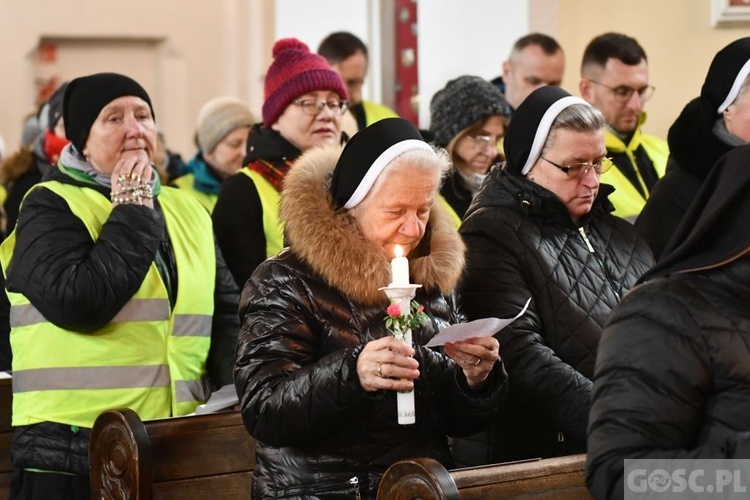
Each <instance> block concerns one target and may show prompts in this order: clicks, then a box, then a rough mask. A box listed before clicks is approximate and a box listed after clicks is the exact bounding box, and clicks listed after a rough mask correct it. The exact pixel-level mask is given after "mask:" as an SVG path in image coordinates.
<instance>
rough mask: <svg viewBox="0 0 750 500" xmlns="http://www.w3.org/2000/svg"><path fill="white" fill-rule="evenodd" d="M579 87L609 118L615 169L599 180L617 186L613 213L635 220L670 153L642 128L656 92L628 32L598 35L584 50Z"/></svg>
mask: <svg viewBox="0 0 750 500" xmlns="http://www.w3.org/2000/svg"><path fill="white" fill-rule="evenodd" d="M579 88H580V91H581V96H583V98H584V99H586V100H587V101H588V102H590V103H591V104H592V105H593V106H594V107H595V108H597V109H599V111H601V112H602V114H603V115H604V119H605V120H606V121H607V130H606V133H605V143H606V146H607V155H608V156H609V157H610V158H612V162H613V163H614V168H612V169H610V171H609V172H607V174H605V175H604V176H603V177H602V182H604V183H605V184H610V185H611V186H613V187H614V188H615V192H614V193H613V194H612V196H610V200H611V201H612V204H613V205H614V206H615V212H614V213H615V215H617V216H618V217H623V218H625V219H628V220H629V221H630V222H634V221H635V219H636V217H638V214H639V213H640V212H641V210H642V209H643V206H644V205H645V203H646V200H647V199H648V197H649V195H650V193H651V190H652V189H653V188H654V184H656V181H657V180H658V179H659V178H660V177H661V176H663V175H664V171H665V169H666V164H667V156H668V155H669V148H668V147H667V143H666V141H664V140H663V139H660V138H658V137H655V136H653V135H648V134H645V133H644V132H643V124H644V123H645V122H646V113H645V112H644V111H643V106H644V105H645V104H646V101H648V100H649V99H650V98H651V96H652V95H653V93H654V87H653V85H650V84H649V79H648V60H647V59H646V52H645V51H644V50H643V47H641V46H640V44H639V43H638V41H637V40H635V39H634V38H632V37H629V36H627V35H622V34H620V33H605V34H603V35H599V36H597V37H596V38H594V39H593V40H591V42H589V44H588V45H587V46H586V49H585V50H584V52H583V62H582V64H581V82H580V84H579Z"/></svg>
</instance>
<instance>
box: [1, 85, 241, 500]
mask: <svg viewBox="0 0 750 500" xmlns="http://www.w3.org/2000/svg"><path fill="white" fill-rule="evenodd" d="M62 109H63V111H62V113H63V119H64V121H65V127H66V128H65V130H66V133H67V136H68V137H69V138H70V140H71V144H69V145H67V146H66V147H65V148H64V149H63V151H62V155H61V157H60V161H59V163H58V165H57V166H56V167H55V168H53V169H51V170H50V172H49V173H48V174H47V176H46V177H45V179H44V181H43V182H41V183H39V184H36V185H35V186H34V187H32V188H31V190H30V191H29V193H28V194H27V196H26V198H25V199H24V202H23V206H22V208H21V211H20V213H19V217H18V225H17V227H16V229H15V231H14V232H13V233H12V234H11V235H10V236H8V238H7V239H6V240H5V241H4V242H3V244H2V246H0V263H1V264H2V271H3V276H4V277H5V282H4V285H5V289H6V291H7V295H8V298H9V300H10V304H11V310H10V317H11V320H10V321H11V332H10V344H11V347H12V352H13V361H12V367H13V420H12V425H13V428H14V430H13V438H12V460H13V466H14V468H15V472H14V477H13V483H12V486H11V491H12V493H11V497H12V498H14V499H15V498H23V499H32V500H34V499H84V498H89V497H90V496H91V495H93V496H94V497H95V498H99V497H100V492H89V461H88V444H89V435H90V429H91V427H92V425H93V423H94V420H95V419H96V417H97V416H98V415H99V413H101V412H102V411H104V410H107V409H110V408H132V409H133V410H134V411H136V412H137V413H138V415H139V416H140V418H142V419H143V420H150V419H155V418H164V417H170V416H177V415H186V414H188V413H191V412H193V411H194V410H195V408H196V407H197V406H198V404H200V403H202V402H205V401H206V399H207V398H208V396H209V394H210V392H211V389H212V387H219V386H222V385H226V384H230V383H232V358H233V356H234V348H235V344H236V339H237V327H238V323H237V316H236V314H237V313H236V311H237V304H238V290H237V287H236V285H235V284H234V280H233V279H232V277H231V275H230V274H229V272H228V270H227V269H226V266H225V265H224V261H223V259H222V257H221V253H220V252H219V251H218V250H217V249H216V245H215V243H214V240H213V235H212V231H211V218H210V216H209V214H208V213H207V212H206V211H205V209H204V208H203V207H202V206H201V205H200V204H199V203H198V202H196V201H195V200H194V199H193V198H191V197H190V196H188V195H186V194H184V193H182V192H180V190H178V189H174V188H169V187H162V186H161V185H160V182H159V179H158V176H157V174H156V172H155V170H154V168H153V166H152V156H153V152H154V148H155V147H156V125H155V122H154V112H153V108H152V105H151V99H150V98H149V95H148V94H147V93H146V91H145V90H144V89H143V87H141V86H140V85H139V84H138V83H137V82H135V81H134V80H132V79H130V78H128V77H127V76H124V75H119V74H115V73H98V74H94V75H89V76H84V77H81V78H76V79H74V80H72V81H71V82H70V83H69V84H68V87H67V89H66V90H65V94H64V98H63V105H62Z"/></svg>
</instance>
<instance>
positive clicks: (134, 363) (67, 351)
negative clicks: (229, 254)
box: [0, 181, 216, 427]
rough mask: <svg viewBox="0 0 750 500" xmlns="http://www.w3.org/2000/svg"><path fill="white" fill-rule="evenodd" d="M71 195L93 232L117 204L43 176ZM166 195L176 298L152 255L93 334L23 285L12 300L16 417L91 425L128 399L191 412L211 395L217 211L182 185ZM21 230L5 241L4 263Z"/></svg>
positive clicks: (144, 410)
mask: <svg viewBox="0 0 750 500" xmlns="http://www.w3.org/2000/svg"><path fill="white" fill-rule="evenodd" d="M32 189H49V190H51V191H53V192H55V193H56V194H58V195H59V196H61V197H62V198H63V199H65V200H66V202H67V203H68V206H69V208H70V210H71V212H72V213H73V214H74V215H76V216H77V217H78V218H79V219H81V221H82V222H83V223H84V225H85V226H86V228H87V229H88V231H89V234H90V235H91V237H92V239H93V240H96V239H97V237H98V235H99V233H100V232H101V229H102V226H103V225H104V224H105V223H106V221H107V219H108V217H109V214H110V212H111V204H110V202H109V200H108V199H107V198H106V197H105V196H103V195H102V194H101V193H99V192H97V191H95V190H93V189H87V188H80V187H77V186H73V185H69V184H63V183H60V182H56V181H49V182H44V183H41V184H38V185H36V186H35V187H34V188H32ZM158 199H159V203H160V205H161V208H162V212H163V215H164V221H165V224H166V227H167V231H168V233H169V237H170V240H171V242H172V248H173V251H174V257H175V263H176V268H177V283H178V287H179V288H178V290H177V300H176V303H175V306H174V309H173V310H172V311H171V312H170V306H169V298H168V295H167V290H166V287H165V285H164V283H163V281H162V279H161V276H160V275H159V271H158V270H157V268H156V265H155V264H152V265H151V267H150V268H149V270H148V273H147V274H146V277H145V278H144V280H143V282H142V283H141V286H140V288H139V289H138V290H137V291H136V293H135V294H134V295H133V297H132V298H131V300H130V301H129V302H127V303H126V304H125V305H124V306H123V308H122V309H121V310H120V311H119V312H118V313H117V315H116V316H115V317H114V318H113V320H112V321H111V322H110V323H108V324H107V325H105V326H103V327H102V328H100V329H99V330H97V331H96V332H93V333H88V334H87V333H80V332H74V331H71V330H65V329H63V328H60V327H58V326H55V325H53V324H52V323H49V322H47V321H46V319H45V318H44V317H43V316H42V315H41V313H40V312H39V311H38V310H37V308H36V307H34V306H33V305H32V304H30V303H29V301H28V299H27V298H26V297H24V296H23V295H22V294H20V293H12V292H8V297H9V299H10V302H11V318H12V320H11V321H12V323H13V327H12V330H11V346H12V349H13V353H14V357H13V386H14V393H16V394H15V395H14V398H13V425H14V426H18V425H29V424H33V423H38V422H44V421H53V422H59V423H64V424H70V425H78V426H81V427H91V426H92V425H93V421H94V419H95V418H96V416H97V415H98V414H99V413H100V412H101V411H104V410H106V409H109V408H116V407H129V408H132V409H133V410H135V411H136V412H138V414H139V415H140V416H141V418H142V419H144V420H148V419H153V418H162V417H168V416H172V415H184V414H188V413H191V412H193V411H194V410H195V407H196V406H197V405H198V404H200V403H201V402H203V401H205V399H206V397H207V396H208V393H207V391H206V388H205V383H204V380H203V379H204V377H205V363H206V358H207V356H208V350H209V347H210V341H211V339H210V335H211V322H212V316H213V293H214V283H215V278H216V266H215V261H216V256H215V253H214V243H213V234H212V231H211V219H210V216H209V215H208V213H207V212H206V210H205V209H204V208H203V207H202V206H201V205H200V204H199V203H197V202H196V201H195V200H194V199H192V198H191V197H190V196H189V195H187V194H185V193H180V192H179V191H178V190H177V189H174V188H166V187H165V188H162V191H161V193H160V194H159V198H158ZM14 247H15V233H11V235H9V237H8V239H7V240H6V241H5V242H3V244H2V246H0V261H1V262H2V266H3V270H4V271H5V270H7V268H8V264H9V263H10V261H11V260H12V258H13V250H14Z"/></svg>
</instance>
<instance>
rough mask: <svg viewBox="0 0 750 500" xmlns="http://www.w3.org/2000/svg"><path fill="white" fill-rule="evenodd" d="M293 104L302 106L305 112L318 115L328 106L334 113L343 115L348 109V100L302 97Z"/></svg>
mask: <svg viewBox="0 0 750 500" xmlns="http://www.w3.org/2000/svg"><path fill="white" fill-rule="evenodd" d="M292 104H296V105H297V106H299V107H301V108H302V111H304V112H305V114H308V115H310V116H317V115H319V114H320V112H321V111H323V108H325V107H326V106H328V109H330V110H331V112H332V113H333V114H334V115H343V114H344V112H345V111H346V105H347V102H346V101H336V100H331V101H318V100H317V99H300V100H299V101H292Z"/></svg>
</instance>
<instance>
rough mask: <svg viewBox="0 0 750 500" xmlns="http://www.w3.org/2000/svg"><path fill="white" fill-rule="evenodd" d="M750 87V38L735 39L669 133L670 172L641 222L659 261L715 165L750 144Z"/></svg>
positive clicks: (639, 225)
mask: <svg viewBox="0 0 750 500" xmlns="http://www.w3.org/2000/svg"><path fill="white" fill-rule="evenodd" d="M748 89H750V37H746V38H740V39H739V40H735V41H733V42H732V43H730V44H729V45H727V46H726V47H724V48H723V49H721V50H720V51H719V52H718V53H717V54H716V55H715V56H714V58H713V60H712V61H711V65H710V67H709V68H708V73H707V74H706V79H705V81H704V82H703V87H702V88H701V93H700V96H698V97H696V98H695V99H693V100H692V101H690V102H689V103H688V104H687V105H686V106H685V108H684V109H683V110H682V113H681V114H680V116H679V117H678V118H677V120H675V122H674V123H673V124H672V126H671V127H670V129H669V134H668V135H667V140H668V142H669V161H668V163H667V173H666V175H665V176H664V177H663V178H662V179H660V180H659V182H657V183H656V186H654V189H653V191H652V192H651V196H649V199H648V201H646V205H645V206H644V207H643V211H641V214H640V215H639V216H638V218H637V219H636V221H635V228H636V230H638V232H639V233H640V234H641V236H643V237H644V238H645V239H646V241H647V242H648V244H649V245H650V246H651V250H653V252H654V256H655V257H656V259H657V260H658V259H659V258H660V257H661V254H662V252H663V251H664V247H665V246H666V245H667V243H668V242H669V239H670V238H671V236H672V234H673V233H674V231H675V229H676V228H677V226H678V225H679V223H680V220H682V217H683V215H684V214H685V212H686V210H687V207H688V206H690V203H691V202H692V201H693V199H694V198H695V195H696V193H697V192H698V190H699V189H700V186H701V184H702V183H703V181H704V179H705V178H706V177H707V176H708V173H709V172H710V171H711V169H712V168H713V166H714V164H715V163H716V162H717V161H718V160H719V158H721V157H722V156H723V155H724V154H726V153H727V152H729V151H731V150H732V149H734V148H736V147H737V146H740V145H743V144H747V143H748V142H750V90H748Z"/></svg>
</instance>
